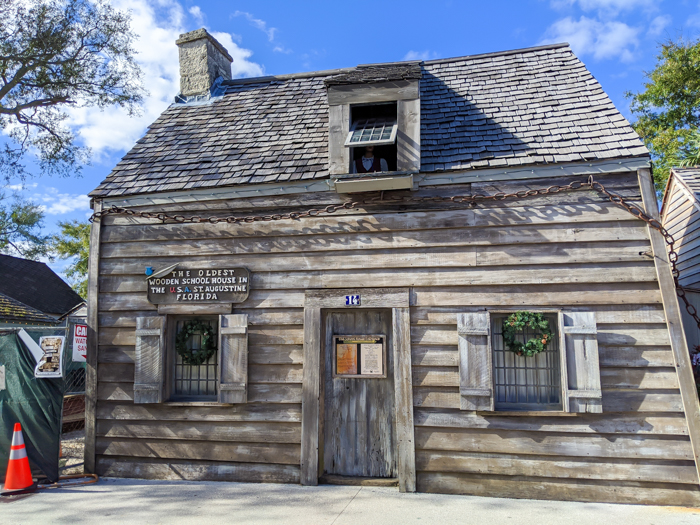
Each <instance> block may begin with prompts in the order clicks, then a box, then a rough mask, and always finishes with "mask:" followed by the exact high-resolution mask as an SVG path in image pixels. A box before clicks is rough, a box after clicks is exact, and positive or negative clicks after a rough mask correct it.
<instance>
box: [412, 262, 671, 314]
mask: <svg viewBox="0 0 700 525" xmlns="http://www.w3.org/2000/svg"><path fill="white" fill-rule="evenodd" d="M626 267H627V266H624V265H621V266H620V268H626ZM535 268H540V269H542V271H551V270H552V269H555V268H557V267H556V266H542V267H535ZM574 268H576V267H575V266H574ZM579 268H589V269H590V270H592V271H595V266H593V267H590V266H581V267H579ZM470 271H471V270H470ZM477 271H478V270H477ZM510 275H511V274H510V273H509V276H510ZM508 282H509V283H512V281H511V280H508ZM513 284H524V283H513ZM577 309H581V310H583V309H585V310H586V311H593V312H594V313H595V316H596V323H598V324H602V323H664V322H666V316H665V315H664V310H663V307H662V306H661V305H645V304H640V305H634V304H610V305H588V306H585V307H576V308H574V309H573V310H574V311H576V310H577ZM463 311H464V309H463V308H462V307H459V306H432V307H414V308H411V324H412V325H419V324H432V325H441V324H449V325H455V326H456V325H457V314H458V313H462V312H463Z"/></svg>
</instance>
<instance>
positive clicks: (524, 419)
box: [413, 408, 688, 436]
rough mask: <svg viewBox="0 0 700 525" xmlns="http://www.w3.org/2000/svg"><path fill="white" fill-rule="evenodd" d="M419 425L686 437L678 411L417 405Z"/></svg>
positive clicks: (683, 420) (415, 420) (416, 413)
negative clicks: (490, 410) (477, 410)
mask: <svg viewBox="0 0 700 525" xmlns="http://www.w3.org/2000/svg"><path fill="white" fill-rule="evenodd" d="M413 418H414V422H415V425H416V426H425V427H448V428H485V429H492V430H528V431H534V432H548V433H552V432H574V433H579V434H596V433H601V434H665V435H674V436H687V435H688V425H687V424H686V421H685V418H684V417H682V416H679V415H676V414H673V415H663V414H634V413H631V414H605V413H603V414H594V415H593V414H577V415H576V416H575V417H559V416H557V415H552V416H537V417H528V416H525V415H518V416H504V415H501V414H499V413H498V412H496V413H494V414H493V415H491V414H489V415H485V414H480V415H477V414H474V413H470V412H465V411H461V410H444V409H429V408H416V409H415V410H414V415H413Z"/></svg>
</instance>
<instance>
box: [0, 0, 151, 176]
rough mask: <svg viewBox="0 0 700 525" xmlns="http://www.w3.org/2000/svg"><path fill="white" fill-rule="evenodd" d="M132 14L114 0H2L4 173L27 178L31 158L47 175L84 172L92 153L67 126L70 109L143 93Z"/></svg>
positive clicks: (134, 100)
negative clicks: (112, 2)
mask: <svg viewBox="0 0 700 525" xmlns="http://www.w3.org/2000/svg"><path fill="white" fill-rule="evenodd" d="M130 21H131V20H130V15H129V14H128V13H126V12H123V11H118V10H115V9H114V8H113V7H111V6H110V4H109V1H108V0H0V130H2V131H3V132H4V133H5V134H6V135H8V137H9V139H6V140H5V143H4V144H3V146H2V147H0V177H4V178H5V179H6V180H7V179H11V178H15V177H20V178H21V177H24V176H26V175H27V174H28V173H27V167H26V156H27V153H29V152H32V153H35V154H36V156H37V165H38V167H39V169H40V171H41V172H42V173H46V174H57V175H62V176H72V175H76V174H77V173H78V172H79V171H80V168H81V166H82V165H83V164H85V163H86V162H87V160H88V153H89V152H88V150H87V149H86V148H83V147H80V146H79V145H78V144H77V143H76V138H75V135H74V134H73V132H72V131H71V129H70V128H69V127H68V126H67V125H66V119H67V118H68V114H67V113H66V110H67V109H68V108H77V107H86V106H91V107H95V106H96V107H107V106H112V105H114V104H116V105H119V106H122V107H124V108H126V109H127V110H128V111H129V112H130V113H132V114H133V113H134V112H135V111H137V110H138V105H139V104H140V102H141V101H142V98H143V88H142V87H141V71H140V69H139V67H138V65H137V64H136V62H135V60H134V53H135V52H134V49H133V41H134V38H135V36H134V34H133V33H132V32H131V29H130Z"/></svg>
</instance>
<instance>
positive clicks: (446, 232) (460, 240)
mask: <svg viewBox="0 0 700 525" xmlns="http://www.w3.org/2000/svg"><path fill="white" fill-rule="evenodd" d="M432 226H433V225H432V224H431V223H426V224H424V225H423V228H427V229H418V228H414V229H411V230H399V231H397V230H386V231H381V232H358V233H350V232H347V233H325V234H321V233H319V234H316V235H312V236H311V235H304V236H299V235H293V236H284V237H276V236H273V235H266V236H263V237H240V236H237V235H236V234H235V233H234V232H232V231H230V230H229V229H228V228H226V229H223V231H224V232H227V235H226V236H222V235H218V236H217V237H216V238H214V239H192V238H187V239H183V238H181V237H180V238H178V237H174V238H170V239H167V240H165V239H163V240H159V241H158V242H153V241H152V240H141V239H139V240H132V241H131V242H119V243H104V244H102V245H101V247H100V258H102V259H114V258H117V259H119V258H124V257H128V256H130V255H131V254H133V253H138V254H139V256H140V257H159V256H161V255H163V254H164V253H167V254H168V255H170V256H181V257H184V256H187V255H190V254H191V253H192V252H193V251H195V252H196V253H198V254H199V255H202V256H209V257H214V256H217V255H227V254H228V255H236V256H238V255H242V254H253V253H257V254H266V253H267V254H275V253H309V252H329V251H332V252H335V251H339V250H386V249H401V248H418V247H420V248H437V247H446V246H467V245H504V244H510V245H514V244H532V243H536V244H541V243H587V242H597V241H601V242H602V241H643V242H648V241H647V239H648V236H647V232H646V227H645V226H644V224H642V223H640V222H638V221H637V222H634V221H626V222H606V223H594V224H592V225H589V224H587V223H582V224H579V225H576V227H573V228H572V227H570V226H569V225H568V224H557V223H552V224H547V225H534V226H530V225H527V226H518V227H514V226H511V225H508V226H505V225H498V226H489V227H479V228H468V227H466V226H468V225H467V224H462V225H460V227H458V228H446V229H430V228H431V227H432Z"/></svg>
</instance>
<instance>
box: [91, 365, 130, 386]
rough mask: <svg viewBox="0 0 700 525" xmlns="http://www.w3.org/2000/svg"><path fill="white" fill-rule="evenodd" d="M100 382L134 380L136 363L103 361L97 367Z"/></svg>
mask: <svg viewBox="0 0 700 525" xmlns="http://www.w3.org/2000/svg"><path fill="white" fill-rule="evenodd" d="M97 380H98V381H99V382H105V381H108V382H114V383H119V382H130V381H131V382H133V381H134V365H133V364H130V363H102V364H101V365H100V366H98V367H97Z"/></svg>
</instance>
